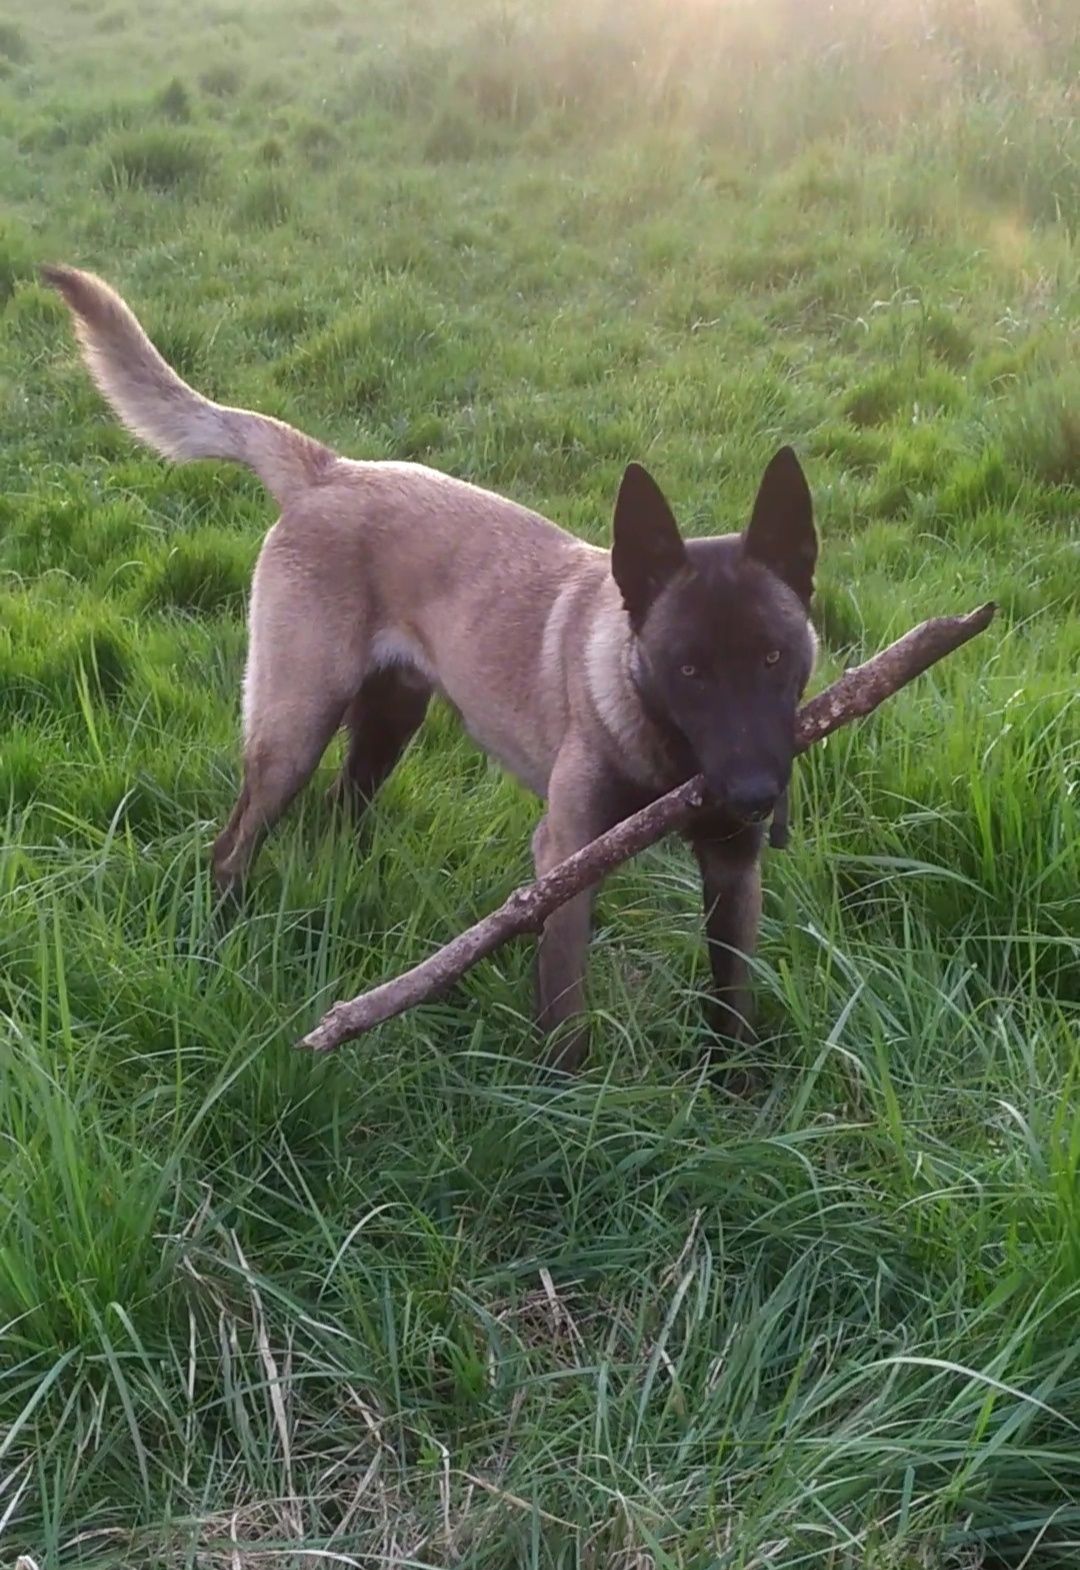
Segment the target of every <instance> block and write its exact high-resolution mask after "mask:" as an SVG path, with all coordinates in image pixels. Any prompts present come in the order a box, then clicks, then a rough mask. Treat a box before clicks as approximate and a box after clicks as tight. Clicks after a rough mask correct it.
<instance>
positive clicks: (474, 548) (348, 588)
mask: <svg viewBox="0 0 1080 1570" xmlns="http://www.w3.org/2000/svg"><path fill="white" fill-rule="evenodd" d="M44 277H45V279H46V281H47V282H48V283H50V284H52V285H53V286H54V287H55V288H57V289H58V290H59V291H60V293H61V294H62V295H63V297H64V299H65V300H66V301H67V304H68V306H69V307H70V308H71V311H72V313H73V316H74V320H75V326H76V330H77V333H78V336H79V340H80V342H81V346H82V350H83V354H84V357H85V360H86V363H87V365H88V366H89V369H90V372H91V374H92V375H93V377H94V379H95V381H96V383H97V385H98V387H99V388H100V390H101V392H102V393H103V394H104V396H105V398H106V399H107V400H108V402H109V403H110V404H111V406H112V408H113V409H114V410H115V411H116V413H117V415H118V416H119V418H120V419H121V420H122V421H123V422H124V424H125V425H126V426H127V427H128V428H129V429H130V430H131V431H133V432H134V433H135V434H136V435H137V436H139V437H141V438H142V439H143V440H144V441H145V442H147V443H148V444H149V445H150V446H151V447H153V448H155V449H156V450H157V451H158V452H159V453H162V454H164V455H165V456H166V457H168V458H172V459H174V460H176V461H177V462H185V461H187V460H189V459H198V458H225V459H231V460H233V461H234V462H236V463H241V464H245V465H247V467H248V468H250V469H252V470H254V472H255V473H256V474H257V475H258V476H259V478H260V479H261V480H262V482H263V484H264V485H265V486H266V488H267V490H268V491H269V492H270V493H271V495H272V496H273V497H274V499H275V500H276V502H277V503H278V505H279V507H280V508H281V515H280V517H279V518H278V521H277V522H276V523H275V524H274V526H273V528H272V529H271V530H270V532H269V534H268V535H267V537H266V540H265V542H264V544H263V547H262V551H261V553H260V556H259V560H258V564H257V566H256V568H255V574H254V579H253V583H252V590H251V607H250V641H249V651H248V658H247V670H246V673H245V678H244V695H243V716H244V780H243V788H242V789H241V791H240V796H239V799H238V800H237V802H236V805H235V807H234V809H233V813H232V816H231V817H230V819H229V821H228V823H227V825H226V826H225V828H224V829H223V830H222V832H221V834H220V835H219V836H218V838H217V840H216V842H215V844H214V849H213V869H214V875H215V878H216V880H217V883H218V886H219V887H220V888H221V889H222V890H225V889H229V888H232V887H233V886H235V885H236V884H238V883H239V881H240V880H241V879H242V878H243V876H244V874H245V873H246V872H247V870H248V868H249V867H250V865H251V861H252V858H253V856H254V855H255V852H256V850H257V848H258V846H259V844H260V843H261V841H262V839H263V838H264V836H265V835H266V833H267V832H268V830H269V829H271V828H272V826H273V825H274V824H275V823H276V822H277V820H278V819H279V818H280V817H281V815H282V813H283V812H284V811H285V809H286V807H287V806H288V805H289V803H290V802H291V801H292V799H293V797H294V796H295V795H296V794H297V792H298V791H299V790H300V789H301V787H302V786H303V785H304V784H305V783H306V782H307V781H308V779H310V777H311V775H312V773H313V772H314V770H315V768H316V766H317V764H318V763H319V760H320V758H321V757H322V755H323V753H324V751H325V749H326V747H327V745H328V744H329V742H330V740H331V738H332V737H333V736H334V734H335V732H336V731H338V730H339V729H340V728H341V727H342V726H344V727H345V728H346V729H347V731H348V736H349V741H348V751H347V755H346V759H345V763H344V766H343V768H342V771H341V774H340V777H339V778H338V780H337V783H336V785H335V787H334V789H335V792H336V794H337V796H338V797H339V798H340V799H342V800H346V801H351V802H354V803H355V804H356V805H357V806H358V807H360V808H363V807H364V806H366V805H367V804H368V803H369V802H370V801H371V799H372V797H373V796H374V795H375V793H376V791H377V790H378V788H379V786H380V785H381V784H382V782H383V781H384V780H385V779H386V778H387V776H388V775H389V773H390V772H391V770H392V769H393V767H394V765H395V764H396V763H397V761H398V759H399V758H400V757H401V755H402V752H403V751H404V749H405V747H406V746H407V744H408V742H409V740H410V738H411V737H412V736H413V735H414V734H415V732H416V731H417V729H418V728H419V726H420V724H421V722H422V720H423V718H424V714H425V711H426V709H427V707H428V703H429V700H430V699H431V696H432V694H433V693H439V694H441V695H442V696H444V697H445V698H446V699H447V700H448V701H449V702H450V703H451V704H452V705H453V707H454V708H455V709H456V710H457V711H458V713H459V714H460V716H461V718H462V720H463V722H464V724H465V727H466V729H467V730H468V732H469V734H470V735H471V736H472V737H473V739H474V740H475V741H476V742H477V743H478V744H479V745H480V746H481V747H483V748H484V749H485V750H486V751H487V752H488V753H490V754H491V755H492V756H493V757H494V758H496V759H497V760H498V761H499V762H500V763H501V764H502V765H503V766H504V767H505V768H507V769H509V770H511V771H512V773H513V774H515V775H516V776H517V777H518V778H519V779H520V780H521V781H522V782H523V783H524V784H525V785H527V786H528V787H529V788H530V789H531V790H533V791H534V792H535V793H536V794H537V795H538V796H539V797H540V798H541V799H542V800H543V801H544V802H545V803H546V810H545V813H544V816H543V818H542V820H541V822H540V825H539V827H538V828H537V830H536V833H535V835H534V838H533V853H534V857H535V862H536V871H537V874H538V875H540V874H543V873H545V872H546V871H548V869H549V868H551V867H553V866H554V865H555V864H556V863H557V862H559V861H561V860H562V859H563V858H564V857H565V856H569V855H570V854H571V853H572V852H573V851H575V850H578V849H579V848H580V847H581V846H583V845H585V844H586V843H587V842H588V841H589V840H591V839H593V838H594V837H595V836H596V835H597V834H600V833H601V832H602V831H603V830H605V829H607V828H610V827H611V826H612V825H613V824H615V823H616V822H618V821H619V820H621V819H622V818H624V817H626V816H628V815H629V814H630V813H631V812H634V811H635V810H636V809H637V808H639V807H642V806H644V805H645V804H646V803H647V802H649V801H652V800H654V799H655V798H656V797H657V796H660V795H662V794H663V793H664V792H665V791H667V790H670V789H671V788H672V787H673V786H675V785H677V784H679V783H681V782H682V781H683V780H685V779H688V778H689V777H690V776H691V775H693V774H696V773H698V772H701V773H702V774H704V776H705V780H706V782H707V785H708V788H709V791H710V793H711V799H710V804H709V805H708V806H707V807H706V808H705V809H703V810H702V811H701V813H700V814H699V815H698V816H697V817H696V818H695V819H694V821H693V826H692V828H691V830H690V831H689V833H688V838H689V841H690V844H691V846H692V848H693V851H694V853H695V855H696V857H697V860H698V862H699V864H700V867H701V873H702V879H703V883H704V891H705V906H706V933H707V940H708V946H709V954H710V959H711V965H712V973H713V979H714V984H715V999H714V1001H713V1003H712V1005H711V1013H712V1022H713V1025H714V1028H715V1029H716V1031H717V1032H718V1034H719V1035H721V1036H722V1037H726V1038H727V1039H729V1040H731V1039H734V1040H739V1039H740V1038H741V1037H742V1036H743V1035H744V1034H746V1033H748V1032H749V1029H750V1026H749V1022H748V1020H749V997H748V985H747V981H748V976H747V958H746V957H747V956H748V955H749V954H750V953H752V951H753V947H754V942H755V939H756V934H757V926H758V920H759V916H760V908H761V882H760V859H761V852H762V846H763V841H764V837H765V824H766V821H767V820H768V819H769V817H770V816H771V815H773V814H776V815H777V817H780V816H782V815H786V791H787V785H788V778H789V775H790V772H791V765H792V758H793V738H794V720H795V712H796V708H797V705H798V703H799V700H800V698H801V696H802V693H803V690H804V688H805V686H806V683H807V681H808V679H809V676H810V673H811V670H812V668H813V664H814V658H815V653H816V640H815V637H814V633H813V630H812V628H811V625H810V620H809V607H810V600H811V595H812V592H813V577H814V568H815V565H816V561H817V536H816V533H815V530H814V523H813V512H812V506H811V500H810V492H809V489H808V487H807V483H806V480H805V477H804V475H803V472H802V469H801V467H800V465H799V462H798V460H797V458H796V457H795V454H794V453H793V452H792V451H791V449H790V448H789V447H784V448H781V450H780V451H779V452H778V453H777V454H776V456H775V457H774V458H773V459H772V461H771V462H770V463H769V465H768V467H767V468H766V470H765V474H764V477H763V479H762V481H761V486H760V489H759V491H758V495H757V500H756V501H755V503H754V507H753V511H752V513H751V516H750V521H749V523H748V525H747V527H746V529H745V531H744V532H743V533H742V534H725V535H720V536H718V537H714V538H710V539H691V540H684V539H683V538H682V537H681V535H680V533H679V528H678V525H677V524H676V522H675V519H674V517H673V515H672V512H671V509H670V507H669V506H668V504H667V502H666V501H665V499H664V497H663V495H662V494H661V492H660V489H659V487H658V486H657V485H656V483H655V481H653V480H652V479H651V478H650V476H649V475H648V474H647V472H646V471H645V470H644V469H643V468H641V467H640V465H638V464H634V463H632V464H630V465H629V467H628V468H627V469H626V472H625V474H624V476H623V479H622V483H621V485H620V488H619V494H618V500H617V501H616V504H615V517H614V533H613V545H612V548H611V550H610V552H609V551H606V550H602V549H599V548H598V547H596V546H593V545H587V544H585V543H584V542H583V541H581V540H578V539H575V538H574V537H573V536H572V535H570V534H567V533H565V532H564V531H563V530H562V529H560V528H558V527H557V526H556V525H555V524H553V523H549V522H548V521H547V519H545V518H542V517H540V516H539V515H538V514H537V513H534V512H530V511H528V510H527V509H526V508H524V507H520V506H518V505H517V504H516V503H514V502H511V501H506V500H504V499H503V498H502V497H501V496H497V495H494V494H493V493H491V492H489V491H485V490H481V489H479V488H478V487H477V486H475V485H470V484H466V483H465V482H463V481H461V480H456V479H452V478H450V477H449V476H447V475H445V474H440V473H438V472H437V471H436V470H434V469H429V468H427V467H425V466H423V465H421V464H413V463H394V462H357V461H354V460H352V459H349V458H343V457H341V456H340V455H339V454H337V453H336V452H333V451H331V450H330V449H329V448H327V447H324V446H323V445H322V444H321V443H320V442H318V441H315V440H313V439H312V438H311V437H310V436H305V435H303V434H302V433H301V432H299V431H296V430H293V429H292V428H291V427H290V426H288V425H285V424H283V423H282V422H281V421H279V420H276V419H272V418H270V417H268V416H266V415H262V414H256V413H252V412H249V411H247V410H243V409H232V408H228V407H225V406H223V405H221V404H217V403H212V402H211V401H210V400H209V399H208V398H204V397H203V396H202V395H201V394H200V393H198V392H196V391H195V390H194V389H193V388H191V387H189V386H188V385H187V384H186V383H185V382H184V381H182V380H181V378H180V377H179V376H178V375H177V374H176V372H175V371H173V370H172V369H171V367H170V366H168V365H167V364H166V362H165V361H164V360H163V359H162V358H161V356H160V355H159V354H158V352H157V351H156V349H154V347H153V345H152V344H151V343H150V340H149V339H148V338H147V336H146V334H145V333H144V331H143V329H142V328H141V326H140V325H139V323H138V321H137V320H136V318H135V316H134V315H133V314H132V312H131V311H130V310H129V309H128V307H127V306H126V305H125V304H124V302H123V300H121V299H120V297H119V295H117V294H116V293H115V292H114V291H113V290H112V289H111V288H110V287H109V286H108V285H107V284H106V283H104V282H102V281H101V280H100V279H99V278H96V277H94V276H93V275H91V274H89V273H85V272H79V271H77V270H75V269H74V268H69V267H50V268H46V269H45V271H44ZM775 824H776V819H774V827H775ZM591 909H592V899H591V896H590V895H589V894H581V895H579V896H578V897H577V898H575V899H573V900H572V901H570V902H569V903H568V904H567V905H565V906H563V907H562V909H561V910H558V911H556V912H555V913H554V914H553V915H552V916H551V917H550V918H549V920H548V922H547V925H546V926H545V928H544V931H543V933H542V935H541V939H540V943H539V949H538V958H537V1012H538V1018H539V1023H540V1025H541V1027H542V1028H543V1029H544V1031H545V1032H547V1033H549V1034H551V1035H552V1037H553V1042H552V1057H553V1060H554V1061H555V1062H557V1063H559V1064H561V1066H562V1067H564V1068H567V1069H570V1068H573V1067H576V1066H577V1064H578V1063H579V1061H580V1059H581V1057H582V1054H583V1051H584V1047H585V1033H584V1027H583V1025H582V1023H581V1018H580V1016H581V1014H582V1009H583V1002H584V998H583V983H584V975H585V965H586V955H587V949H588V943H589V933H590V925H591ZM572 1020H574V1021H577V1023H576V1024H575V1025H573V1026H572V1027H570V1028H568V1029H566V1030H561V1029H559V1027H561V1026H563V1025H564V1024H565V1023H566V1022H569V1021H572Z"/></svg>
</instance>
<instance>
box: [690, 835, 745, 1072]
mask: <svg viewBox="0 0 1080 1570" xmlns="http://www.w3.org/2000/svg"><path fill="white" fill-rule="evenodd" d="M763 837H764V836H763V831H762V830H761V829H760V828H759V827H757V826H756V825H755V826H751V827H746V828H734V829H732V827H731V826H730V825H727V824H725V823H722V822H719V823H716V824H713V825H704V826H702V827H701V828H695V830H694V831H693V832H692V833H691V834H690V836H689V838H690V844H691V846H692V847H693V851H694V854H695V856H696V857H697V861H698V866H699V867H700V868H701V880H702V884H703V886H704V894H705V937H706V941H707V945H708V951H709V964H710V967H711V969H712V976H713V996H712V999H711V1000H710V1005H709V1025H710V1027H711V1028H712V1030H713V1032H714V1034H715V1035H716V1036H718V1037H720V1038H721V1040H723V1041H727V1042H731V1043H735V1044H737V1043H739V1042H741V1041H746V1040H748V1039H752V1037H753V1026H752V1010H751V997H750V985H749V967H748V965H747V959H748V957H749V956H750V955H752V954H753V952H754V947H755V945H756V943H757V932H758V922H759V921H760V919H761V845H762V839H763Z"/></svg>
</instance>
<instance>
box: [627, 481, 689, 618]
mask: <svg viewBox="0 0 1080 1570" xmlns="http://www.w3.org/2000/svg"><path fill="white" fill-rule="evenodd" d="M685 566H686V547H685V546H684V545H683V542H682V536H681V535H680V533H679V525H678V524H677V523H676V522H675V518H674V515H673V514H672V511H671V508H670V507H669V506H668V504H667V502H666V501H665V500H664V494H663V492H662V491H661V489H660V487H659V485H657V483H656V481H655V480H654V479H653V477H652V475H651V474H649V472H648V470H647V469H643V468H642V467H641V465H640V463H630V464H627V466H626V473H625V474H624V475H623V477H622V484H621V485H620V486H619V496H618V500H617V501H616V503H615V525H614V540H613V543H612V547H611V574H612V577H613V578H614V579H615V582H616V583H617V584H618V585H619V589H620V591H621V592H622V597H623V604H624V605H625V606H626V609H627V610H628V611H629V613H630V624H631V626H632V627H635V628H637V627H640V626H641V623H642V622H643V621H644V620H645V617H646V615H647V614H648V610H649V606H650V605H651V604H652V603H653V601H654V600H655V599H656V596H657V595H658V594H659V593H660V590H661V589H662V588H663V587H664V585H665V584H666V583H667V582H668V581H669V580H670V579H671V578H673V577H674V576H675V574H676V573H677V572H678V571H679V570H680V568H682V567H685Z"/></svg>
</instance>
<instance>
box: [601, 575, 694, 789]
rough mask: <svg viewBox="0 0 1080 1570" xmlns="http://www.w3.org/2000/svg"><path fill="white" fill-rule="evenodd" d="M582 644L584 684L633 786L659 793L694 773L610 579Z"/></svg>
mask: <svg viewBox="0 0 1080 1570" xmlns="http://www.w3.org/2000/svg"><path fill="white" fill-rule="evenodd" d="M611 588H612V590H613V591H614V593H611V594H607V595H605V596H604V598H603V601H602V604H601V609H600V614H599V615H598V616H597V618H596V622H595V624H594V626H593V629H592V631H591V633H590V635H589V641H588V644H587V646H586V655H585V663H586V672H585V674H586V683H587V686H588V691H589V696H590V698H591V699H592V704H593V707H594V709H595V711H596V715H597V718H598V719H599V721H600V723H601V725H602V726H603V729H604V732H605V734H606V735H607V737H608V739H609V741H610V742H611V747H612V754H613V756H614V757H615V758H616V759H617V760H618V762H619V764H620V766H621V767H622V768H623V769H624V770H625V772H626V773H627V774H628V775H629V776H630V778H632V779H633V780H634V781H635V782H636V783H637V784H639V785H641V786H643V787H645V788H646V789H649V790H655V791H656V792H657V793H660V792H663V791H665V790H671V789H673V788H674V786H676V785H680V784H681V783H682V782H683V780H686V779H689V778H690V777H691V775H693V774H696V773H697V767H696V764H695V762H694V759H693V756H692V755H691V753H690V750H689V747H688V746H687V742H686V739H685V737H684V736H683V735H682V732H681V731H679V730H678V729H677V728H676V727H675V726H674V725H673V724H672V723H671V721H670V720H669V719H668V718H667V716H666V715H664V714H663V713H662V712H661V710H660V708H659V706H658V705H657V703H656V701H655V698H654V697H653V696H652V683H651V682H650V681H649V678H648V670H647V668H646V666H645V663H644V656H643V654H642V650H641V648H640V645H639V644H638V640H637V638H636V637H635V636H634V633H633V631H632V629H631V626H630V621H629V618H628V616H627V614H626V610H625V608H624V606H623V604H622V601H621V598H620V597H619V595H618V591H617V590H616V589H615V585H614V582H612V585H611Z"/></svg>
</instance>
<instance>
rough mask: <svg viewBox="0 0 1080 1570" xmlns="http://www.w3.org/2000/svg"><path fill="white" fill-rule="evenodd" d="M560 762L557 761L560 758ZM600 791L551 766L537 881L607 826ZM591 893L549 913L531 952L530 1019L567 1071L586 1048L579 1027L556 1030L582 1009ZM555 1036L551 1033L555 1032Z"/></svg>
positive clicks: (536, 856)
mask: <svg viewBox="0 0 1080 1570" xmlns="http://www.w3.org/2000/svg"><path fill="white" fill-rule="evenodd" d="M560 762H561V760H560ZM614 821H615V820H614V819H613V818H612V817H611V815H610V813H609V812H605V811H604V808H603V805H602V801H601V797H600V792H599V791H598V790H597V789H596V787H595V784H594V783H593V782H592V781H590V780H589V779H588V778H587V777H584V771H583V770H580V769H579V768H577V767H575V766H574V764H573V763H572V762H570V763H567V764H563V765H562V766H561V767H560V764H558V763H557V764H556V767H555V769H554V771H553V772H552V777H551V783H550V785H549V788H548V807H547V812H546V813H545V815H544V817H543V818H541V820H540V823H539V825H538V827H537V829H536V833H535V834H534V835H533V861H534V863H535V866H536V875H537V877H540V878H542V877H543V876H544V874H545V873H546V872H550V870H551V868H552V867H554V866H556V865H557V864H558V863H559V862H560V861H563V860H565V858H566V857H567V856H572V855H573V854H574V852H575V851H577V850H580V849H581V848H582V846H583V845H587V844H588V843H589V841H590V840H593V839H595V838H596V836H597V835H598V834H602V833H603V832H604V830H605V829H608V828H610V827H611V826H612V823H613V822H614ZM592 907H593V891H592V890H586V891H585V892H584V893H583V894H578V895H577V896H576V897H575V898H574V899H572V900H568V901H567V902H566V904H565V905H561V906H560V907H559V909H558V910H556V911H553V912H552V914H551V915H550V916H549V917H548V919H547V921H546V922H545V923H544V929H543V931H542V932H541V934H540V941H539V944H538V945H537V953H536V1019H537V1024H538V1025H539V1027H540V1029H541V1030H542V1031H543V1032H544V1034H545V1035H548V1036H554V1037H555V1039H554V1041H553V1042H552V1046H551V1053H550V1061H551V1063H552V1064H553V1066H555V1067H556V1068H561V1069H564V1070H565V1071H566V1072H567V1073H573V1072H574V1071H575V1070H576V1069H577V1068H578V1067H580V1065H581V1061H582V1059H583V1058H584V1056H585V1053H586V1051H587V1049H588V1031H587V1030H586V1028H585V1026H584V1024H581V1025H579V1026H578V1027H577V1028H573V1027H570V1028H567V1029H565V1030H564V1029H562V1028H561V1027H563V1026H566V1025H568V1022H569V1021H571V1020H575V1019H579V1018H580V1016H581V1015H582V1013H583V1012H584V1008H585V970H586V965H587V961H588V952H589V939H590V937H591V935H592ZM556 1033H557V1034H556Z"/></svg>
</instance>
